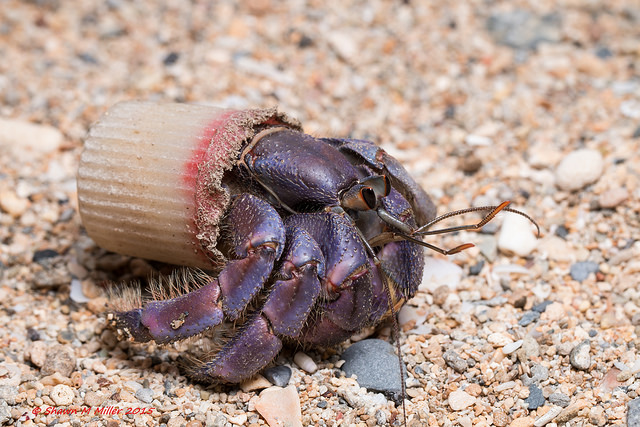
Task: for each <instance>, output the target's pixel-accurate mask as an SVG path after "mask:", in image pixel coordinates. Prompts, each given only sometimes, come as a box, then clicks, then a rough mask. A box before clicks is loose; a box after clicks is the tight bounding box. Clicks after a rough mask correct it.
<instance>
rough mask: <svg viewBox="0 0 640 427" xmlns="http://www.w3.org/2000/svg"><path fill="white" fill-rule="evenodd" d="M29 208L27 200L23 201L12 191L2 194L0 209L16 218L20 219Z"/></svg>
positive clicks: (0, 194)
mask: <svg viewBox="0 0 640 427" xmlns="http://www.w3.org/2000/svg"><path fill="white" fill-rule="evenodd" d="M28 207H29V201H28V200H27V199H21V198H19V197H18V196H16V194H15V193H14V192H12V191H3V192H2V193H0V208H2V210H3V211H5V212H6V213H8V214H9V215H11V216H12V217H14V218H18V217H19V216H20V215H22V214H23V213H24V212H25V211H26V210H27V208H28Z"/></svg>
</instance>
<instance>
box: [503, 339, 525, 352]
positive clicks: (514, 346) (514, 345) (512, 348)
mask: <svg viewBox="0 0 640 427" xmlns="http://www.w3.org/2000/svg"><path fill="white" fill-rule="evenodd" d="M520 347H522V340H518V341H516V342H512V343H509V344H507V345H505V346H504V347H502V353H503V354H511V353H513V352H514V351H516V350H517V349H519V348H520Z"/></svg>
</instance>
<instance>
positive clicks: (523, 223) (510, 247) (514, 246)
mask: <svg viewBox="0 0 640 427" xmlns="http://www.w3.org/2000/svg"><path fill="white" fill-rule="evenodd" d="M537 246H538V239H537V238H536V235H535V233H534V226H533V225H532V224H531V222H530V221H529V220H528V219H526V218H524V217H523V216H521V215H515V214H508V215H505V216H504V220H503V222H502V228H501V229H500V234H499V236H498V249H500V251H502V252H504V253H506V254H515V255H518V256H521V257H526V256H529V255H530V254H531V252H533V251H534V249H535V248H536V247H537Z"/></svg>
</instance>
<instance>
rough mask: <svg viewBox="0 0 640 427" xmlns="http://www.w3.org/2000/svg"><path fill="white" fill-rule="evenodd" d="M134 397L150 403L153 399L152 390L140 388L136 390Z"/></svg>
mask: <svg viewBox="0 0 640 427" xmlns="http://www.w3.org/2000/svg"><path fill="white" fill-rule="evenodd" d="M136 397H137V398H138V400H140V401H141V402H144V403H151V402H152V401H153V390H151V389H150V388H141V389H140V390H138V391H136Z"/></svg>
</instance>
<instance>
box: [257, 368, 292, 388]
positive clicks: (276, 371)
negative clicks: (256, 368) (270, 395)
mask: <svg viewBox="0 0 640 427" xmlns="http://www.w3.org/2000/svg"><path fill="white" fill-rule="evenodd" d="M262 375H263V376H264V377H265V378H266V379H267V380H269V382H270V383H271V384H273V385H277V386H278V387H286V386H287V384H289V379H291V368H289V367H288V366H284V365H281V366H273V367H271V368H268V369H265V370H264V372H262Z"/></svg>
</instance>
